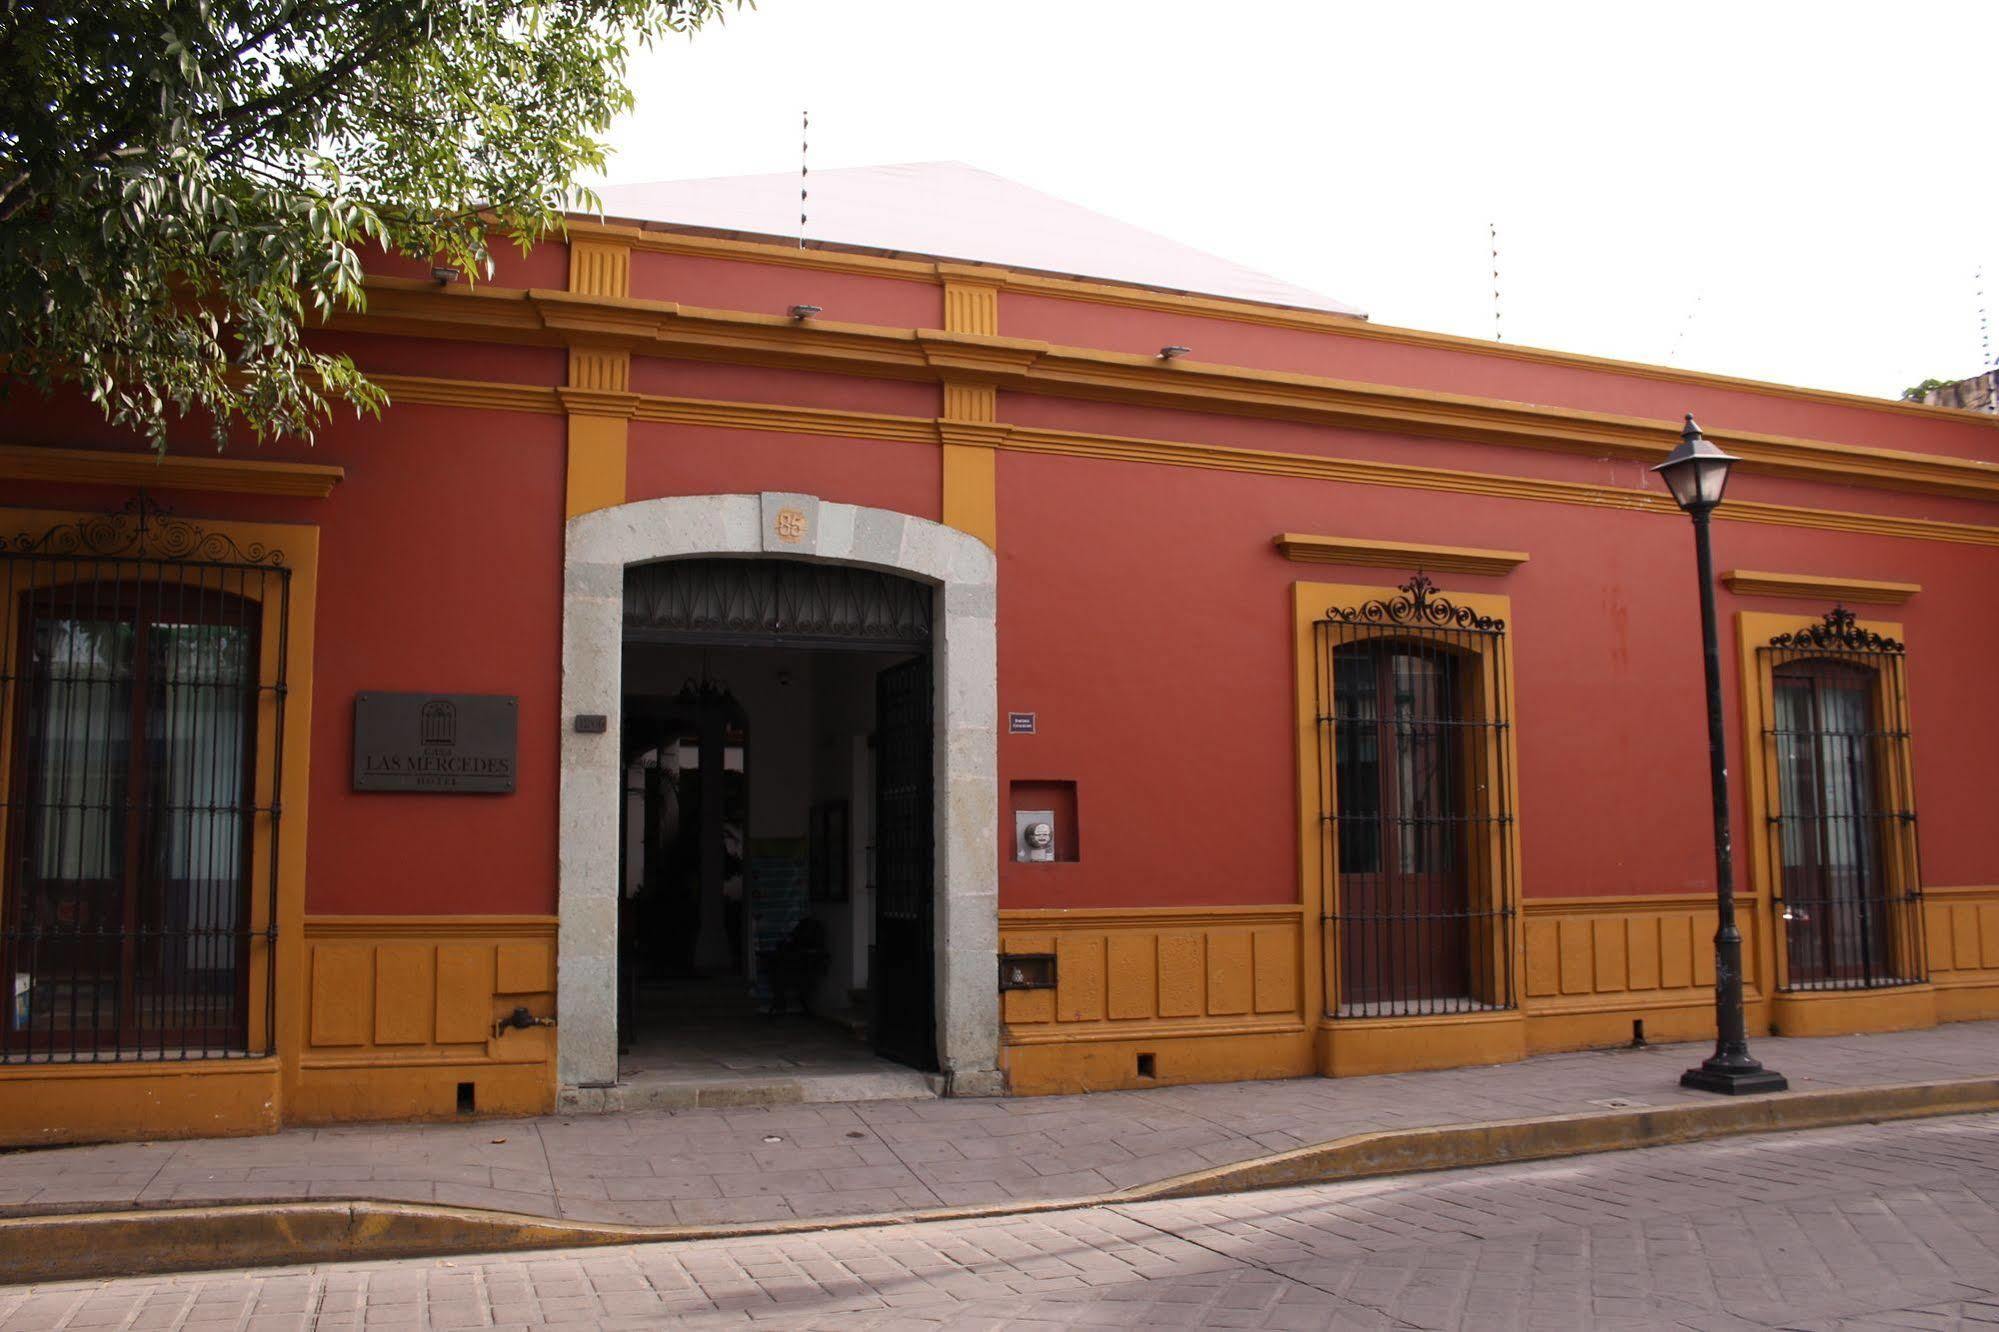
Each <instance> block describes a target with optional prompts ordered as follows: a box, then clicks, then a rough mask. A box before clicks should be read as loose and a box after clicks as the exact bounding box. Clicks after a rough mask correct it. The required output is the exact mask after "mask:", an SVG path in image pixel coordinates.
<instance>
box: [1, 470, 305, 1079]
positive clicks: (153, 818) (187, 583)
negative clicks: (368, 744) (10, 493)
mask: <svg viewBox="0 0 1999 1332" xmlns="http://www.w3.org/2000/svg"><path fill="white" fill-rule="evenodd" d="M290 587H291V571H290V569H288V568H286V567H285V561H284V556H283V555H282V553H280V552H278V551H275V550H269V549H267V548H265V547H262V546H253V547H252V548H251V549H249V550H247V551H245V550H243V549H241V548H239V547H238V546H237V544H236V543H235V542H234V541H232V540H230V539H229V538H228V537H226V536H224V535H222V534H220V533H215V532H209V531H207V530H205V529H203V528H201V527H198V526H196V525H194V524H192V523H188V522H185V521H182V520H178V519H174V518H171V517H169V516H167V515H166V514H165V513H164V511H162V510H160V509H159V508H158V507H157V506H155V505H153V504H151V503H150V502H149V501H148V500H146V498H145V497H144V496H141V497H140V498H139V499H138V500H136V501H134V502H133V503H132V504H130V505H127V506H126V508H125V509H124V510H122V511H121V512H119V513H117V514H113V515H109V516H106V517H100V518H93V519H89V520H86V521H84V522H81V523H75V524H66V525H63V526H60V527H56V528H54V529H53V530H50V531H48V532H47V533H45V534H42V535H39V536H20V537H16V538H13V539H11V540H10V539H6V538H0V606H4V608H5V619H4V620H0V736H5V737H6V738H7V746H6V747H7V754H6V762H7V765H8V766H7V771H6V778H5V780H6V785H5V787H4V799H0V819H4V830H0V836H4V838H5V846H6V856H5V870H4V878H0V891H4V901H0V976H4V978H5V984H6V989H5V993H4V995H0V1064H7V1063H24V1062H42V1061H99V1060H136V1059H198V1058H227V1057H232V1056H236V1057H240V1056H244V1055H250V1054H268V1053H270V1052H272V1051H273V1050H274V1049H275V1032H274V1030H273V1025H274V1024H273V1022H272V1020H271V1017H272V1013H273V1011H274V1008H273V996H274V994H275V986H276V977H275V974H274V973H275V965H274V964H275V944H276V940H277V881H278V873H277V857H278V819H279V811H280V809H281V807H282V800H281V793H280V789H279V782H280V780H281V774H282V772H283V767H284V755H283V740H284V707H285V664H286V663H285V660H284V644H285V637H286V629H287V627H288V615H289V604H290ZM260 756H261V758H262V760H263V762H262V763H260V761H259V760H260ZM260 878H261V884H259V879H260ZM259 888H261V891H257V890H258V889H259Z"/></svg>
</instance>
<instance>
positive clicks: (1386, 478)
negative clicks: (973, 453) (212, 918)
mask: <svg viewBox="0 0 1999 1332" xmlns="http://www.w3.org/2000/svg"><path fill="white" fill-rule="evenodd" d="M375 378H376V381H377V382H378V383H381V384H382V385H383V386H384V387H385V388H387V389H388V391H389V392H390V395H391V396H392V397H393V398H395V399H397V400H399V401H406V402H425V403H435V404H438V405H443V406H456V407H471V408H479V409H484V410H512V411H531V412H537V413H543V414H554V413H557V412H560V411H561V410H562V399H561V397H560V396H559V395H560V394H561V393H562V392H564V390H557V389H546V388H543V389H537V388H531V387H522V386H516V385H506V384H480V383H474V382H468V381H459V380H439V379H423V378H419V377H415V376H396V375H378V376H376V377H375ZM631 397H632V399H633V407H632V413H633V416H634V418H635V419H637V420H641V421H660V422H670V423H673V424H681V425H700V426H712V427H717V428H722V429H731V430H768V431H780V432H784V433H791V434H819V435H829V436H838V437H842V438H849V439H878V440H887V441H892V442H898V443H911V444H921V443H931V442H935V441H938V440H939V439H940V438H944V437H945V431H947V430H948V431H950V432H951V433H950V434H949V436H948V438H949V440H950V441H951V442H960V443H962V442H970V441H973V440H977V441H979V442H981V443H982V444H984V445H985V446H987V447H992V448H1000V449H1008V450H1012V451H1015V452H1021V453H1039V454H1047V455H1053V456H1058V457H1074V458H1095V459H1102V460H1106V461H1115V462H1133V463H1145V464H1149V465H1154V466H1162V467H1190V468H1198V469H1201V470H1206V471H1223V472H1238V473H1243V474H1246V475H1253V476H1295V477H1300V478H1306V479H1311V480H1318V481H1329V482H1334V483H1337V484H1343V485H1359V486H1387V487H1392V488H1397V489H1405V490H1418V491H1433V492H1439V493H1446V494H1458V495H1478V496H1485V497H1489V498H1494V499H1514V500H1526V501H1530V502H1534V503H1543V504H1569V505H1579V506H1582V507H1585V508H1603V509H1623V510H1628V511H1631V512H1636V513H1649V514H1655V515H1659V516H1662V517H1670V518H1675V519H1679V520H1681V521H1684V515H1683V514H1682V513H1681V512H1680V510H1679V508H1678V506H1676V505H1675V504H1674V503H1673V501H1672V499H1671V498H1670V497H1668V496H1666V495H1663V494H1654V493H1652V492H1650V491H1643V490H1632V489H1629V488H1627V487H1624V486H1610V485H1601V484H1596V483H1592V482H1584V481H1551V480H1545V479H1542V478H1539V477H1522V476H1504V475H1496V474H1493V473H1487V472H1467V471H1460V470H1454V469H1449V468H1437V467H1416V466H1412V465H1410V464H1407V463H1388V462H1376V461H1373V460H1368V459H1357V458H1334V457H1325V456H1323V455H1320V454H1309V453H1283V452H1279V451H1276V450H1271V449H1243V448H1231V447H1228V446H1225V445H1219V444H1188V443H1181V442H1176V441H1172V440H1160V439H1143V438H1134V437H1128V436H1114V435H1092V434H1084V433H1080V432H1074V431H1063V430H1045V429H1038V428H1029V427H1022V426H1008V425H1003V424H995V425H979V424H977V423H971V422H944V421H941V420H931V419H929V418H926V417H920V416H894V415H889V414H886V413H879V412H850V411H836V410H829V409H825V408H817V407H786V406H772V405H769V404H765V403H752V402H721V401H712V400H707V399H699V398H671V397H656V396H644V395H636V394H634V395H631ZM1716 516H1717V517H1719V518H1721V519H1723V520H1725V521H1730V522H1739V523H1754V524H1758V525H1762V526H1771V527H1795V528H1805V529H1810V530H1815V531H1826V532H1852V533H1857V534H1860V535H1864V536H1883V537H1899V538H1904V539H1907V540H1911V541H1941V542H1948V543H1951V544H1955V545H1967V546H1999V526H1987V525H1982V524H1977V523H1954V522H1944V521H1940V520H1936V519H1929V518H1903V517H1899V516H1896V515H1892V514H1870V513H1854V512H1848V511H1845V510H1840V509H1812V508H1804V507H1801V506H1797V505H1788V504H1764V503H1758V502H1754V501H1747V500H1729V501H1727V502H1726V503H1724V504H1723V505H1722V507H1721V508H1720V509H1719V510H1718V511H1717V515H1716Z"/></svg>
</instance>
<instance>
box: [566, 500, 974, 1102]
mask: <svg viewBox="0 0 1999 1332" xmlns="http://www.w3.org/2000/svg"><path fill="white" fill-rule="evenodd" d="M744 555H749V556H756V555H764V556H771V557H778V558H785V559H805V560H821V561H825V562H827V563H831V564H848V565H858V566H861V567H863V568H869V569H881V570H885V571H887V572H890V573H896V574H901V575H903V576H905V577H908V578H913V579H916V580H917V581H919V582H924V583H928V584H930V585H931V586H933V587H935V588H936V590H937V591H936V595H937V605H936V607H935V613H934V615H933V618H932V624H933V630H932V632H933V639H932V645H931V653H932V659H933V663H934V670H935V689H936V691H937V692H936V700H935V702H936V706H935V716H936V735H935V738H934V753H935V756H936V760H935V761H936V765H937V795H936V802H935V803H936V811H937V812H936V819H937V823H936V858H937V859H936V866H935V881H936V889H935V891H936V894H937V897H936V942H935V947H936V950H937V969H936V977H937V979H936V1022H937V1056H938V1063H939V1066H940V1068H941V1069H942V1070H943V1073H944V1075H945V1078H946V1079H947V1087H948V1089H949V1090H950V1091H951V1092H952V1093H953V1094H957V1095H991V1094H994V1093H997V1092H999V1091H1002V1090H1004V1080H1003V1078H1002V1077H1001V1075H1000V1073H999V993H998V979H997V977H998V962H997V957H998V949H999V765H998V742H999V711H998V684H997V676H998V672H997V640H996V635H995V616H996V612H997V602H996V598H995V595H994V593H995V582H996V578H997V575H998V562H997V560H996V559H995V558H994V556H993V552H992V550H991V549H990V548H988V547H987V546H986V544H985V543H984V542H982V541H980V540H979V539H978V538H977V537H974V536H971V535H969V534H967V533H964V532H960V531H958V530H956V529H954V528H949V527H945V526H943V525H942V524H940V523H934V522H931V521H930V520H928V519H925V518H918V517H915V516H913V515H910V514H905V513H896V512H893V511H891V510H888V509H870V508H863V507H860V506H858V505H852V504H836V503H833V502H831V501H827V500H821V499H819V498H817V497H816V496H812V495H796V494H785V493H780V492H772V491H766V492H764V493H762V494H757V495H690V496H672V497H667V498H663V499H650V500H640V501H637V502H634V503H630V504H620V505H616V506H614V507H611V508H608V509H598V510H595V511H594V512H591V513H585V514H579V515H577V516H576V517H574V518H572V519H570V520H569V522H568V525H567V528H566V530H565V533H564V541H563V570H562V577H563V590H562V714H561V717H560V718H559V721H560V723H561V727H562V745H561V763H562V774H561V795H560V838H561V840H560V870H559V878H560V882H559V891H558V907H557V910H558V913H559V925H558V929H557V962H556V1016H557V1021H558V1024H559V1025H558V1026H557V1027H556V1029H555V1035H556V1076H557V1079H558V1082H559V1084H560V1089H559V1095H560V1098H561V1103H562V1104H563V1105H565V1106H573V1107H575V1108H579V1109H580V1108H588V1105H589V1102H590V1100H591V1099H592V1098H591V1097H590V1094H589V1093H590V1090H591V1089H592V1088H597V1087H605V1086H609V1085H611V1084H613V1083H615V1082H616V1081H617V1076H618V1003H617V993H618V800H619V790H620V787H621V781H620V774H619V772H618V752H619V733H620V711H621V705H622V702H623V699H622V689H623V675H624V669H623V667H624V604H625V602H624V597H625V570H626V569H627V568H628V567H629V566H631V565H635V564H650V563H653V562H655V561H659V560H672V559H690V558H699V557H701V556H744ZM598 716H601V717H603V718H604V719H605V725H604V727H603V729H602V730H601V731H599V730H594V729H593V730H584V729H579V727H578V723H577V719H578V718H582V717H598Z"/></svg>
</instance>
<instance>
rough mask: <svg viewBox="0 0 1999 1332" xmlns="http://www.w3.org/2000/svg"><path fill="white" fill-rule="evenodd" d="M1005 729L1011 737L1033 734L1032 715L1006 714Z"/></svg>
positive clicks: (1021, 713) (1026, 713)
mask: <svg viewBox="0 0 1999 1332" xmlns="http://www.w3.org/2000/svg"><path fill="white" fill-rule="evenodd" d="M1006 729H1007V731H1008V732H1009V733H1010V734H1013V735H1033V734H1034V714H1033V713H1031V712H1009V713H1007V714H1006Z"/></svg>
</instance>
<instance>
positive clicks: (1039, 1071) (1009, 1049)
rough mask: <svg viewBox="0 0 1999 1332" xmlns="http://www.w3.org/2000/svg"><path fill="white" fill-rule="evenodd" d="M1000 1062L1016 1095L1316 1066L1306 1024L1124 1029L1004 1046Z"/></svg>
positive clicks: (1300, 1072) (1244, 1078) (1297, 1073)
mask: <svg viewBox="0 0 1999 1332" xmlns="http://www.w3.org/2000/svg"><path fill="white" fill-rule="evenodd" d="M1141 1054H1146V1055H1151V1056H1152V1059H1153V1076H1152V1077H1150V1078H1140V1077H1139V1076H1138V1073H1137V1065H1138V1058H1137V1057H1138V1056H1139V1055H1141ZM1000 1067H1001V1069H1003V1070H1004V1071H1005V1073H1006V1075H1007V1086H1008V1089H1009V1090H1011V1091H1012V1093H1013V1094H1014V1095H1016V1096H1054V1095H1065V1094H1072V1093H1075V1092H1092V1091H1116V1090H1121V1089H1128V1088H1133V1087H1164V1086H1171V1085H1174V1084H1176V1083H1188V1082H1249V1081H1255V1080H1258V1079H1265V1078H1297V1077H1306V1076H1309V1075H1310V1074H1311V1073H1312V1072H1313V1071H1314V1066H1313V1062H1312V1047H1311V1042H1310V1041H1309V1039H1307V1035H1306V1033H1304V1032H1303V1031H1275V1032H1244V1033H1216V1032H1208V1031H1193V1032H1156V1031H1155V1032H1140V1033H1118V1034H1116V1035H1114V1036H1110V1037H1106V1038H1105V1039H1102V1040H1068V1041H1062V1042H1045V1043H1039V1044H1027V1045H1022V1044H1006V1045H1002V1046H1001V1047H1000Z"/></svg>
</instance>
